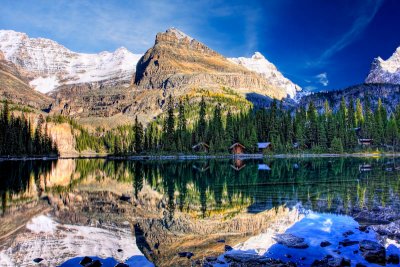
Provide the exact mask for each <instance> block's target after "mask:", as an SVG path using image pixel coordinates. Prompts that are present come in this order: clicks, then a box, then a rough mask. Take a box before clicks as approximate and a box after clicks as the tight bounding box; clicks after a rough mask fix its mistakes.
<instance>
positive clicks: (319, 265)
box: [311, 255, 351, 267]
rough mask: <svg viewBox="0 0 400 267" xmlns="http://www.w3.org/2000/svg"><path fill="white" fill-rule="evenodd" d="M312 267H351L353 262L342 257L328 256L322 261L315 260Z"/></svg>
mask: <svg viewBox="0 0 400 267" xmlns="http://www.w3.org/2000/svg"><path fill="white" fill-rule="evenodd" d="M311 266H312V267H342V266H351V262H350V260H349V259H346V258H341V257H332V256H331V255H327V256H326V257H325V258H323V259H322V260H315V261H314V262H313V263H312V264H311Z"/></svg>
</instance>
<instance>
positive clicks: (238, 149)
mask: <svg viewBox="0 0 400 267" xmlns="http://www.w3.org/2000/svg"><path fill="white" fill-rule="evenodd" d="M229 149H230V150H231V152H232V154H235V155H237V154H243V153H244V150H245V149H246V148H245V147H244V145H242V144H241V143H234V144H233V145H231V146H230V147H229Z"/></svg>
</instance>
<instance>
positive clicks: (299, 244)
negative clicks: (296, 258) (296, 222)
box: [274, 234, 308, 249]
mask: <svg viewBox="0 0 400 267" xmlns="http://www.w3.org/2000/svg"><path fill="white" fill-rule="evenodd" d="M274 239H275V240H276V242H277V243H278V244H281V245H284V246H286V247H288V248H300V249H305V248H308V244H307V243H305V242H304V238H302V237H298V236H295V235H293V234H278V235H276V236H275V237H274Z"/></svg>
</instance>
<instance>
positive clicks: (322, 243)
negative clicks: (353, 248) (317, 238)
mask: <svg viewBox="0 0 400 267" xmlns="http://www.w3.org/2000/svg"><path fill="white" fill-rule="evenodd" d="M330 245H332V243H331V242H329V241H322V242H321V244H320V246H321V247H323V248H324V247H328V246H330Z"/></svg>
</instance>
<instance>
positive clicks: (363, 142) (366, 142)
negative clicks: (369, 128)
mask: <svg viewBox="0 0 400 267" xmlns="http://www.w3.org/2000/svg"><path fill="white" fill-rule="evenodd" d="M372 142H373V139H370V138H359V139H358V144H359V145H362V146H370V145H372Z"/></svg>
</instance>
